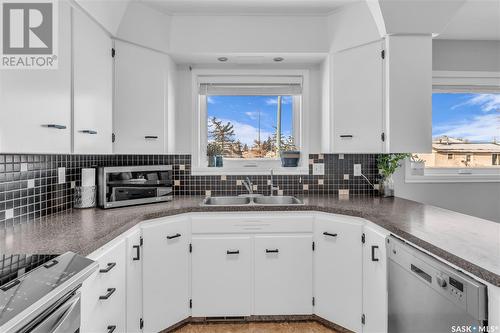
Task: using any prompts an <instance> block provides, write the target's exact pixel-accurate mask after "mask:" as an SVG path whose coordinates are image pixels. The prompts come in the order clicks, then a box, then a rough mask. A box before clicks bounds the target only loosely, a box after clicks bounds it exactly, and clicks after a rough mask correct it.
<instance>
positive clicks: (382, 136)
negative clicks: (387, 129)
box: [380, 132, 385, 142]
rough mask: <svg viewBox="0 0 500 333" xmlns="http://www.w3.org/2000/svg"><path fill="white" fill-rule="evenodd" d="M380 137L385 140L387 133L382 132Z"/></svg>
mask: <svg viewBox="0 0 500 333" xmlns="http://www.w3.org/2000/svg"><path fill="white" fill-rule="evenodd" d="M380 139H381V140H382V142H384V141H385V133H384V132H382V134H380Z"/></svg>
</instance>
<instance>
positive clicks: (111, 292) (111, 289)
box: [99, 288, 116, 299]
mask: <svg viewBox="0 0 500 333" xmlns="http://www.w3.org/2000/svg"><path fill="white" fill-rule="evenodd" d="M106 291H107V292H108V293H107V294H106V295H104V296H99V299H108V298H110V297H111V295H113V293H114V292H115V291H116V288H108V290H106Z"/></svg>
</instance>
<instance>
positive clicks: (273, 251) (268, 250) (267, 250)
mask: <svg viewBox="0 0 500 333" xmlns="http://www.w3.org/2000/svg"><path fill="white" fill-rule="evenodd" d="M278 252H279V250H278V249H272V250H271V249H266V253H278Z"/></svg>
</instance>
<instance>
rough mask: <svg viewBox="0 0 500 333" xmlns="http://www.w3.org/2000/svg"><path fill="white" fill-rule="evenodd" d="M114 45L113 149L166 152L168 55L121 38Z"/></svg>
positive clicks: (153, 152) (141, 152)
mask: <svg viewBox="0 0 500 333" xmlns="http://www.w3.org/2000/svg"><path fill="white" fill-rule="evenodd" d="M115 48H116V56H115V100H114V101H115V106H114V129H113V132H114V134H115V142H114V152H115V153H119V154H163V153H166V148H167V145H166V143H167V142H166V141H167V133H166V129H167V75H168V56H167V55H165V54H162V53H159V52H155V51H152V50H149V49H146V48H142V47H139V46H136V45H132V44H129V43H125V42H121V41H116V42H115Z"/></svg>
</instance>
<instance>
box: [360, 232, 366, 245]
mask: <svg viewBox="0 0 500 333" xmlns="http://www.w3.org/2000/svg"><path fill="white" fill-rule="evenodd" d="M365 238H366V236H365V233H364V232H363V234H362V235H361V243H363V244H364V243H365Z"/></svg>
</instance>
